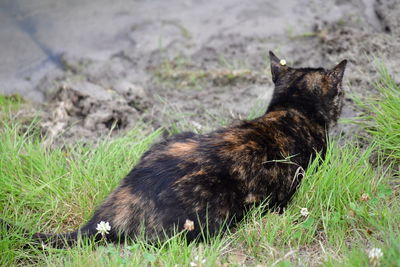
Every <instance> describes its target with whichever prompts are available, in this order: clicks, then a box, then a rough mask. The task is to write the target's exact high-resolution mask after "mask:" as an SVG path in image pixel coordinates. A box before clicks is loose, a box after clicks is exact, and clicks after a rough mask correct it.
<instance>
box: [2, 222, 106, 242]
mask: <svg viewBox="0 0 400 267" xmlns="http://www.w3.org/2000/svg"><path fill="white" fill-rule="evenodd" d="M1 225H2V226H3V227H4V228H5V230H6V233H9V232H12V231H18V232H20V233H21V234H22V236H23V237H25V238H27V239H31V240H32V243H30V244H29V245H28V244H27V246H26V247H29V246H32V245H33V246H39V247H52V248H61V249H62V248H69V247H73V246H75V245H76V244H77V242H78V240H79V239H86V238H92V237H93V238H94V240H95V241H99V240H101V235H99V234H97V231H96V229H90V227H88V225H86V226H84V227H82V228H81V229H79V230H77V231H73V232H68V233H61V234H52V233H49V234H45V233H35V234H32V232H31V231H28V230H26V229H24V228H22V227H19V226H16V225H12V224H9V223H8V222H6V221H4V220H2V219H0V226H1ZM0 236H1V234H0Z"/></svg>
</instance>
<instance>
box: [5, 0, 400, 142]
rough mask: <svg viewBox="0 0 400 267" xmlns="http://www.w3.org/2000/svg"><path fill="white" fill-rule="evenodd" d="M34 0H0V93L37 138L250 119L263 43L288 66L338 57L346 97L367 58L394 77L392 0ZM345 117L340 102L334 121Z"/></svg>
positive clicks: (366, 85)
mask: <svg viewBox="0 0 400 267" xmlns="http://www.w3.org/2000/svg"><path fill="white" fill-rule="evenodd" d="M7 1H8V2H7ZM39 2H42V5H41V6H34V7H29V6H27V4H24V3H26V2H23V1H18V0H16V1H14V2H12V1H10V0H5V2H4V3H8V4H4V3H3V4H1V5H0V8H2V13H0V15H1V16H2V17H0V20H2V19H3V22H4V21H5V22H7V23H8V24H3V25H9V29H8V30H7V27H3V28H2V30H0V41H1V43H2V44H3V47H2V49H1V50H0V51H1V52H0V54H1V55H2V57H3V58H5V62H6V63H8V64H9V65H7V64H6V66H4V64H3V66H2V67H1V68H0V81H1V82H2V86H1V88H0V90H3V93H5V94H12V93H19V94H21V95H23V96H25V97H26V98H27V99H28V100H30V105H28V106H27V107H25V108H24V110H22V111H21V112H20V114H21V116H32V114H35V115H38V116H40V117H41V118H42V122H41V127H42V129H43V132H45V133H46V134H47V136H48V139H47V140H48V142H49V143H53V142H55V143H59V142H71V141H73V142H75V141H76V140H86V141H87V140H97V139H98V138H99V137H101V136H104V135H106V134H108V133H109V132H110V129H114V130H113V133H114V134H123V133H124V132H125V131H126V130H129V129H131V128H132V127H135V125H138V124H139V123H140V122H141V121H144V122H145V124H146V125H148V126H150V127H152V128H158V127H160V126H163V127H165V128H166V129H167V130H169V132H172V133H173V132H175V131H176V130H179V129H191V130H196V131H199V132H203V131H207V130H209V129H212V128H213V127H216V126H218V125H221V124H226V123H229V121H231V120H233V119H237V118H246V117H248V116H249V115H250V116H254V115H256V114H259V113H260V112H262V111H263V107H265V106H266V105H267V104H268V101H269V98H270V95H271V92H272V88H273V87H272V82H271V75H270V73H269V63H268V57H267V53H268V51H269V50H273V51H274V52H275V53H276V54H277V55H278V56H280V57H282V58H285V59H286V61H287V62H288V64H289V65H290V66H295V67H300V66H304V67H305V66H310V67H319V66H322V67H326V68H329V67H333V66H334V65H335V64H336V63H338V62H339V61H340V60H342V59H348V60H349V64H348V69H347V70H346V74H345V90H346V91H347V93H348V96H349V95H350V94H357V95H361V96H367V95H370V94H372V93H373V92H374V89H373V82H374V81H375V80H376V78H377V70H376V64H375V63H374V62H376V60H377V59H380V60H383V61H384V62H385V64H386V66H387V67H388V68H389V70H390V72H391V73H392V74H393V76H394V77H395V79H397V82H400V76H399V72H400V66H399V65H400V60H399V59H400V45H399V44H400V4H399V1H398V0H348V1H347V0H346V1H344V0H336V1H325V0H312V1H305V0H304V1H303V0H301V1H296V0H286V1H270V0H264V1H260V0H258V1H251V2H246V1H239V0H222V1H194V0H193V1H190V0H186V1H139V0H138V1H127V0H119V1H115V3H113V5H112V6H111V4H110V3H109V1H103V0H101V1H96V2H93V1H81V2H77V3H75V4H76V5H66V4H65V5H60V4H59V5H56V4H53V5H50V4H48V3H49V1H47V0H40V1H39ZM10 3H13V4H12V5H11V4H10ZM32 10H36V11H37V10H39V11H37V12H36V13H35V12H32ZM85 10H86V11H88V12H85ZM89 11H90V12H89ZM21 14H23V15H21ZM5 15H7V16H5ZM46 16H47V17H46ZM59 16H61V17H62V19H61V20H58V18H59ZM46 19H47V20H46ZM51 22H54V23H53V24H49V23H51ZM27 25H28V26H29V25H30V26H29V27H28V26H27ZM48 25H51V26H52V27H50V30H49V27H48ZM13 27H14V28H13ZM15 31H20V34H15ZM21 36H22V37H21ZM18 38H24V40H26V43H25V48H24V49H22V48H20V46H21V44H20V43H19V42H20V41H21V40H22V39H21V40H20V39H18ZM29 40H30V42H29ZM14 43H18V44H19V46H17V45H15V44H14ZM22 46H23V45H22ZM33 47H34V49H33ZM18 49H22V50H21V51H22V52H23V53H22V52H21V51H19V50H18ZM15 53H18V54H19V55H24V53H26V55H29V56H30V57H28V58H33V60H32V61H30V62H29V64H28V63H27V64H25V61H26V58H27V57H21V56H19V57H18V56H15V55H14V54H15ZM21 53H22V54H21ZM35 53H36V54H35ZM21 58H22V59H21ZM35 60H36V61H37V62H36V61H35ZM32 62H33V63H32ZM38 62H39V63H38ZM26 65H29V66H33V67H29V68H28V67H27V66H26ZM13 73H15V75H13ZM32 107H33V108H32ZM32 111H35V112H32ZM355 114H356V113H355V111H354V103H352V101H351V99H350V98H349V97H348V98H347V99H346V106H345V109H344V112H343V117H352V116H354V115H355ZM338 131H342V132H343V133H344V134H345V135H346V134H347V135H348V134H349V132H350V131H351V127H349V126H348V125H347V126H345V125H339V126H338V128H337V129H336V130H335V132H338Z"/></svg>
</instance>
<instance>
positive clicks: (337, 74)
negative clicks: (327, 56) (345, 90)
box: [329, 59, 347, 83]
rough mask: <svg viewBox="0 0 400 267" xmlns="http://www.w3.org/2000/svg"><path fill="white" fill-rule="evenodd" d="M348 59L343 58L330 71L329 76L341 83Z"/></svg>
mask: <svg viewBox="0 0 400 267" xmlns="http://www.w3.org/2000/svg"><path fill="white" fill-rule="evenodd" d="M346 65H347V60H346V59H345V60H343V61H342V62H340V63H339V64H337V65H336V67H334V68H333V69H331V70H330V71H329V77H331V78H332V80H334V81H335V82H336V83H340V82H341V81H342V79H343V75H344V71H345V69H346Z"/></svg>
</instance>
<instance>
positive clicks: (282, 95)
mask: <svg viewBox="0 0 400 267" xmlns="http://www.w3.org/2000/svg"><path fill="white" fill-rule="evenodd" d="M270 59H271V72H272V80H273V82H274V83H275V90H274V93H273V97H272V101H271V103H270V104H269V107H268V109H267V111H266V113H265V114H264V115H263V116H261V117H260V118H257V119H254V120H251V121H242V122H240V123H238V124H235V125H232V126H229V127H226V128H221V129H218V130H216V131H213V132H211V133H208V134H204V135H197V134H194V133H191V132H185V133H181V134H178V135H175V136H173V137H171V138H169V139H167V140H164V141H162V142H160V143H158V144H155V145H153V146H152V147H151V149H150V150H149V151H147V152H146V153H145V154H144V155H143V157H142V159H141V160H140V162H139V164H137V166H135V167H134V168H133V170H132V171H131V172H130V173H129V174H128V175H127V177H125V178H124V179H123V180H122V181H121V184H120V185H119V186H118V188H117V189H115V191H114V192H112V193H111V195H110V196H109V197H108V198H107V199H106V200H105V201H104V203H103V204H102V205H101V206H100V207H99V208H98V209H97V211H96V212H95V213H94V215H93V217H92V219H91V220H90V221H89V222H88V223H87V224H86V225H84V226H83V227H82V228H81V229H80V230H78V231H75V232H72V233H66V234H41V233H38V234H35V235H34V239H36V240H40V241H43V242H47V243H49V244H51V245H53V246H57V247H64V246H66V245H72V244H74V243H75V242H76V240H77V237H78V233H80V234H81V235H82V236H88V237H90V236H99V235H98V234H97V230H96V227H97V224H98V223H99V222H101V221H104V222H109V224H110V226H111V231H110V233H109V234H107V235H106V237H107V239H108V240H109V241H113V242H116V241H118V240H119V237H121V236H129V237H132V238H135V236H137V235H138V234H139V232H140V230H141V229H144V232H145V235H146V237H147V238H149V240H150V241H151V240H154V239H155V238H158V237H160V238H162V237H164V236H165V234H167V235H171V234H172V233H173V231H174V230H178V231H181V230H184V229H186V230H185V231H187V235H186V236H187V239H188V240H193V239H194V238H196V237H198V236H199V235H200V233H201V228H202V227H207V229H208V232H209V234H211V235H212V234H215V233H216V232H218V231H219V230H220V229H221V227H222V226H223V225H224V224H225V223H226V225H227V226H232V225H233V224H234V223H235V222H238V221H240V220H241V219H242V218H243V216H244V215H245V212H246V211H247V210H248V208H249V207H251V206H253V205H255V204H258V203H261V202H262V201H264V200H266V199H268V201H269V206H270V207H276V208H280V209H282V208H283V207H285V206H286V205H287V203H288V201H289V200H290V198H291V197H292V195H293V194H294V192H295V191H296V188H297V187H298V185H299V183H300V179H301V177H300V178H298V179H297V178H295V177H296V171H297V170H298V168H299V167H302V168H304V169H306V168H307V165H308V163H309V162H310V159H312V158H313V157H314V156H315V154H316V153H317V152H321V153H322V154H323V153H324V151H325V149H326V141H327V131H328V129H329V128H330V127H331V126H332V125H334V124H335V123H336V122H337V119H338V117H339V115H340V112H341V108H342V102H343V101H342V100H343V90H342V86H341V83H342V78H343V74H344V70H345V67H346V63H347V61H346V60H344V61H342V62H341V63H339V64H338V65H337V66H336V67H334V68H333V69H332V70H325V69H323V68H297V69H296V68H291V67H288V66H287V65H286V64H281V63H283V62H280V60H279V59H278V58H277V57H276V56H275V55H274V54H273V53H272V52H270ZM288 157H290V161H291V162H292V163H294V164H280V163H279V162H277V161H280V160H283V159H286V158H288ZM192 222H193V225H192V224H191V223H192ZM185 223H186V224H185ZM142 227H143V228H142Z"/></svg>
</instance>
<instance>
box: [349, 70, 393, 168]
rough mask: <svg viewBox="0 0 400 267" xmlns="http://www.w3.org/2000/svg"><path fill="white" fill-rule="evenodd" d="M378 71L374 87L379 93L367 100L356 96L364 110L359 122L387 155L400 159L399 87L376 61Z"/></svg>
mask: <svg viewBox="0 0 400 267" xmlns="http://www.w3.org/2000/svg"><path fill="white" fill-rule="evenodd" d="M378 72H379V74H380V79H379V80H378V81H377V82H376V84H375V88H376V89H377V91H378V93H379V94H378V95H375V96H370V97H369V98H368V99H367V100H361V99H359V98H356V101H357V103H358V105H359V106H360V108H362V109H363V110H364V111H365V113H364V114H363V115H362V116H361V117H360V123H361V124H362V125H363V126H364V128H366V130H367V131H368V133H369V134H370V135H371V136H373V137H374V138H375V139H377V140H378V143H379V146H380V148H381V149H382V150H383V151H384V152H385V153H386V155H387V156H389V157H392V158H395V159H397V160H398V161H400V100H399V99H400V87H399V85H397V84H396V82H395V81H394V79H392V77H391V76H390V74H389V71H388V69H387V68H386V67H385V65H383V63H378Z"/></svg>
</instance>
